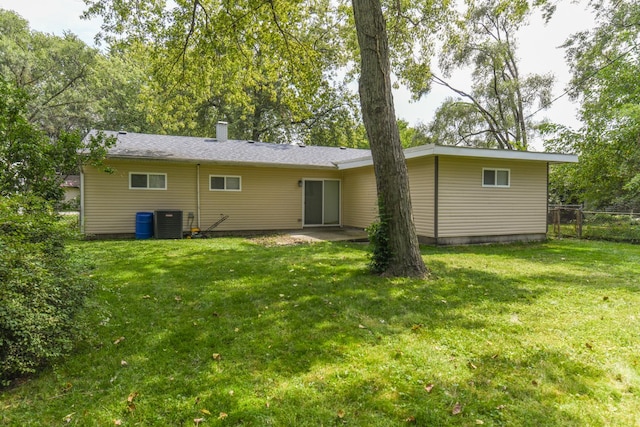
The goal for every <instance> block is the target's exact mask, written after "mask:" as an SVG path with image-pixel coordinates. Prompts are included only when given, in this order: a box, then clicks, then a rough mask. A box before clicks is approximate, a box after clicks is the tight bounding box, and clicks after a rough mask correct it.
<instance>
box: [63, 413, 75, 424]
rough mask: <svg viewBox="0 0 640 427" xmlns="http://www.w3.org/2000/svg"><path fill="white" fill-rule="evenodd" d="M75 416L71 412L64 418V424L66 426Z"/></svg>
mask: <svg viewBox="0 0 640 427" xmlns="http://www.w3.org/2000/svg"><path fill="white" fill-rule="evenodd" d="M75 414H76V413H75V412H72V413H70V414H67V415H65V416H64V418H63V420H64V422H65V423H67V424H68V423H70V422H71V420H72V419H73V416H74V415H75Z"/></svg>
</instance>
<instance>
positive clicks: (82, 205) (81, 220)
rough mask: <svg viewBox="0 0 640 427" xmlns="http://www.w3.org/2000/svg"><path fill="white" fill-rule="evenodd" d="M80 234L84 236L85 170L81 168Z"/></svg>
mask: <svg viewBox="0 0 640 427" xmlns="http://www.w3.org/2000/svg"><path fill="white" fill-rule="evenodd" d="M80 232H81V233H82V234H84V169H83V167H82V166H80Z"/></svg>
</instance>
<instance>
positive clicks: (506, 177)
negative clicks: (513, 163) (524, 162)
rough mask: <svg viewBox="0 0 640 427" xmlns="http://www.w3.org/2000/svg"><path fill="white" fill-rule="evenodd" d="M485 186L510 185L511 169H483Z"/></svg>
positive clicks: (505, 186) (483, 183)
mask: <svg viewBox="0 0 640 427" xmlns="http://www.w3.org/2000/svg"><path fill="white" fill-rule="evenodd" d="M482 186H483V187H504V188H507V187H510V186H511V172H510V170H509V169H486V168H484V169H482Z"/></svg>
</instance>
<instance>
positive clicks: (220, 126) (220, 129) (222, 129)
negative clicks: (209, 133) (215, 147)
mask: <svg viewBox="0 0 640 427" xmlns="http://www.w3.org/2000/svg"><path fill="white" fill-rule="evenodd" d="M228 125H229V124H228V123H227V122H218V123H216V140H217V141H218V142H226V141H227V139H229V136H228V132H227V127H228Z"/></svg>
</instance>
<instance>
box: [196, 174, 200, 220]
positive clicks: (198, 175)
mask: <svg viewBox="0 0 640 427" xmlns="http://www.w3.org/2000/svg"><path fill="white" fill-rule="evenodd" d="M196 204H197V206H196V215H198V228H200V163H198V164H197V165H196Z"/></svg>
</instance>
